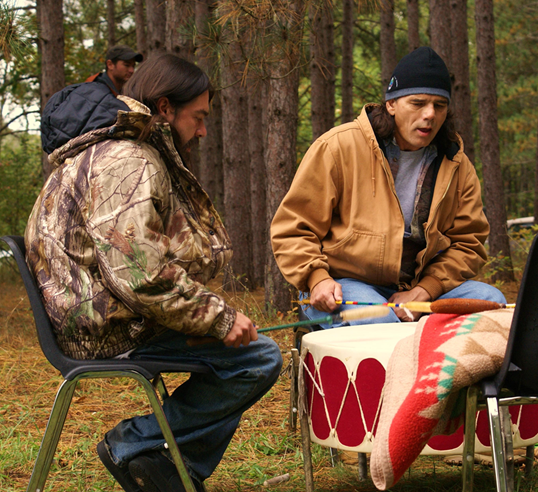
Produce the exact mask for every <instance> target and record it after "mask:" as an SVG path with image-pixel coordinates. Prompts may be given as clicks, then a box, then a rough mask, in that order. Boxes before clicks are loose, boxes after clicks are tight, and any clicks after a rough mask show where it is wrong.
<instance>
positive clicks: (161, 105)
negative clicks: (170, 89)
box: [157, 96, 173, 118]
mask: <svg viewBox="0 0 538 492" xmlns="http://www.w3.org/2000/svg"><path fill="white" fill-rule="evenodd" d="M157 111H158V113H159V114H160V115H161V116H164V117H165V118H166V117H167V116H168V115H170V114H173V110H172V106H171V105H170V101H169V100H168V98H167V97H164V96H163V97H160V98H159V100H158V101H157Z"/></svg>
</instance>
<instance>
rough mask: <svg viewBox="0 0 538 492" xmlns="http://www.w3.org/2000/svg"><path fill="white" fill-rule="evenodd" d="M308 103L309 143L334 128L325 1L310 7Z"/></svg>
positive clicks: (330, 27)
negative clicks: (310, 131)
mask: <svg viewBox="0 0 538 492" xmlns="http://www.w3.org/2000/svg"><path fill="white" fill-rule="evenodd" d="M310 23H311V29H310V55H311V60H310V82H311V85H310V101H311V112H312V140H316V139H317V138H318V137H319V136H320V135H322V134H323V133H325V132H326V131H328V130H330V129H331V128H332V127H333V126H334V106H335V102H334V89H335V64H334V22H333V16H332V10H331V7H330V6H328V5H327V4H326V0H316V1H314V2H312V4H311V5H310Z"/></svg>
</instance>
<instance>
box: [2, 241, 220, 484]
mask: <svg viewBox="0 0 538 492" xmlns="http://www.w3.org/2000/svg"><path fill="white" fill-rule="evenodd" d="M1 239H2V240H3V241H5V242H6V243H7V244H8V246H9V247H10V248H11V250H12V251H13V255H14V257H15V260H16V262H17V265H18V267H19V271H20V274H21V277H22V279H23V282H24V286H25V288H26V292H27V293H28V297H29V298H30V304H31V306H32V311H33V314H34V319H35V324H36V328H37V336H38V339H39V344H40V346H41V349H42V351H43V354H44V355H45V357H46V358H47V359H48V361H49V362H50V363H51V364H52V365H53V366H54V367H55V368H56V369H58V370H59V371H60V373H61V374H62V376H63V377H64V381H63V382H62V384H61V385H60V388H59V389H58V392H57V393H56V399H55V400H54V404H53V406H52V410H51V413H50V417H49V420H48V423H47V428H46V430H45V434H44V436H43V441H42V443H41V447H40V449H39V453H38V455H37V459H36V462H35V464H34V469H33V472H32V476H31V477H30V483H29V485H28V488H27V489H26V490H27V492H41V491H42V490H44V486H45V482H46V480H47V476H48V474H49V470H50V466H51V463H52V459H53V457H54V453H55V452H56V448H57V446H58V441H59V439H60V435H61V433H62V429H63V426H64V422H65V419H66V416H67V412H68V410H69V407H70V405H71V400H72V398H73V393H74V391H75V389H76V387H77V384H78V382H79V381H80V380H81V379H100V378H106V379H110V378H125V377H127V378H132V379H134V380H136V381H138V382H139V383H140V384H141V385H142V386H143V388H144V390H145V391H146V395H147V397H148V400H149V402H150V404H151V407H152V409H153V412H154V413H155V417H156V418H157V422H158V423H159V426H160V428H161V430H162V433H163V436H164V439H165V441H166V443H165V448H167V449H168V450H169V451H170V454H171V455H172V458H173V459H174V463H175V465H176V467H177V470H178V472H179V476H180V477H181V480H182V482H183V484H184V486H185V489H186V490H187V492H196V489H195V488H194V485H193V483H192V480H191V478H190V476H189V473H188V471H187V469H186V467H185V463H184V462H183V458H182V456H181V453H180V451H179V449H178V447H177V443H176V441H175V440H174V435H173V433H172V430H171V429H170V425H169V423H168V420H167V419H166V416H165V414H164V412H163V408H162V405H161V402H160V400H159V395H160V396H161V398H162V399H163V400H164V399H165V398H167V397H168V392H167V390H166V386H165V384H164V382H163V380H162V377H161V373H179V372H188V373H190V372H196V373H209V372H210V368H209V367H208V366H206V365H204V364H184V363H174V362H165V361H155V360H129V359H100V360H76V359H71V358H70V357H67V356H66V355H65V354H64V353H63V352H62V351H61V350H60V348H59V347H58V344H57V343H56V338H55V336H54V331H53V328H52V325H51V322H50V319H49V317H48V315H47V312H46V311H45V306H44V305H43V299H42V297H41V294H40V292H39V289H38V287H37V285H36V283H35V281H34V277H33V275H32V273H31V272H30V269H29V268H28V265H27V264H26V260H25V253H26V250H25V246H24V239H23V238H22V237H20V236H4V237H2V238H1Z"/></svg>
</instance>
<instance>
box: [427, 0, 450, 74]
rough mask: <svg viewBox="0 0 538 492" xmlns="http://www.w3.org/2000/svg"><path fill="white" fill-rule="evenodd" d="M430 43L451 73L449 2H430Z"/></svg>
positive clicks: (438, 0) (435, 0)
mask: <svg viewBox="0 0 538 492" xmlns="http://www.w3.org/2000/svg"><path fill="white" fill-rule="evenodd" d="M430 41H431V47H432V48H433V49H434V50H435V51H436V52H437V54H438V55H439V56H440V57H441V58H442V59H443V61H444V62H445V63H446V66H447V67H448V71H449V72H450V73H452V63H451V61H452V56H451V43H452V41H451V34H450V0H430Z"/></svg>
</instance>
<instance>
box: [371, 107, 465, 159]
mask: <svg viewBox="0 0 538 492" xmlns="http://www.w3.org/2000/svg"><path fill="white" fill-rule="evenodd" d="M369 118H370V124H371V125H372V129H373V130H374V133H375V134H376V135H377V137H378V138H380V139H383V140H390V139H391V138H392V137H393V136H394V127H395V123H394V116H392V115H391V114H390V113H389V112H388V111H387V105H386V104H385V102H383V103H382V104H380V105H379V106H376V107H375V108H374V109H373V110H372V112H371V113H370V114H369ZM452 142H458V136H457V134H456V128H455V124H454V113H453V112H452V110H451V109H450V108H449V109H448V111H447V115H446V120H445V122H444V123H443V126H441V128H440V129H439V131H438V132H437V135H436V136H435V138H434V139H433V142H432V143H433V144H435V145H436V146H437V147H438V148H439V149H448V148H449V147H450V144H451V143H452Z"/></svg>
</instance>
